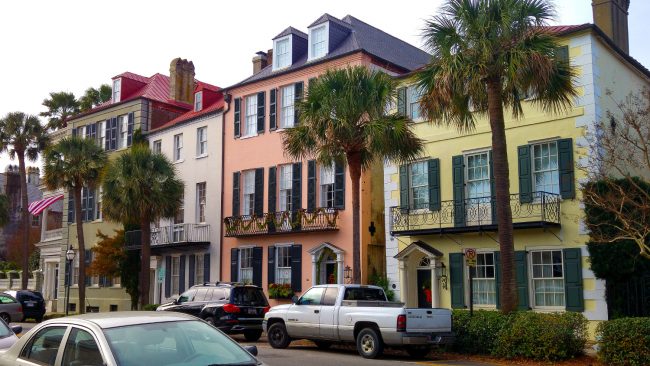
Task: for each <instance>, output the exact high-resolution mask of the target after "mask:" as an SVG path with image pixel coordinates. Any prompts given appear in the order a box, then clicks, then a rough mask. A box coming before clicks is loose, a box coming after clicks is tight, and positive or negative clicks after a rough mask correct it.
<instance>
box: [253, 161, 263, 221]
mask: <svg viewBox="0 0 650 366" xmlns="http://www.w3.org/2000/svg"><path fill="white" fill-rule="evenodd" d="M254 200H255V202H254V207H253V210H254V212H255V215H257V216H258V217H262V215H264V168H257V169H255V195H254Z"/></svg>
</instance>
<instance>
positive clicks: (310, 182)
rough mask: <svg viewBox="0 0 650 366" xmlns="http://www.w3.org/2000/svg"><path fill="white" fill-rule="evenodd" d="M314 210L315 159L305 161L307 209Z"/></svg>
mask: <svg viewBox="0 0 650 366" xmlns="http://www.w3.org/2000/svg"><path fill="white" fill-rule="evenodd" d="M321 169H322V167H321ZM315 210H316V160H309V161H308V162H307V211H308V212H314V211H315Z"/></svg>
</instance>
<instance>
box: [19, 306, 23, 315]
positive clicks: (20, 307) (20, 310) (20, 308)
mask: <svg viewBox="0 0 650 366" xmlns="http://www.w3.org/2000/svg"><path fill="white" fill-rule="evenodd" d="M18 312H19V313H22V312H23V307H22V305H21V306H19V307H18Z"/></svg>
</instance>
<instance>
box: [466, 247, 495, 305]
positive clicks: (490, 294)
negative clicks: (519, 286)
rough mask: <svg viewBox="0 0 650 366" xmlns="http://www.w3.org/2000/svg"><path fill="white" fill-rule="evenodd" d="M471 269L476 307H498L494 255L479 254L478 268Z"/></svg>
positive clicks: (477, 257)
mask: <svg viewBox="0 0 650 366" xmlns="http://www.w3.org/2000/svg"><path fill="white" fill-rule="evenodd" d="M469 268H470V271H472V274H473V276H474V279H473V283H472V288H473V290H474V305H496V303H497V298H496V295H497V288H496V280H495V270H496V268H495V267H494V253H477V254H476V266H475V267H469Z"/></svg>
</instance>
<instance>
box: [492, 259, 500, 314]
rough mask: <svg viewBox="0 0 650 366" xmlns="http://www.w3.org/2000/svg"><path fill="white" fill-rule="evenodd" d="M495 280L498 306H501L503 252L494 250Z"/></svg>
mask: <svg viewBox="0 0 650 366" xmlns="http://www.w3.org/2000/svg"><path fill="white" fill-rule="evenodd" d="M494 282H495V283H496V296H495V298H496V307H497V309H499V308H500V307H501V296H500V294H499V292H500V289H501V253H499V252H494Z"/></svg>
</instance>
